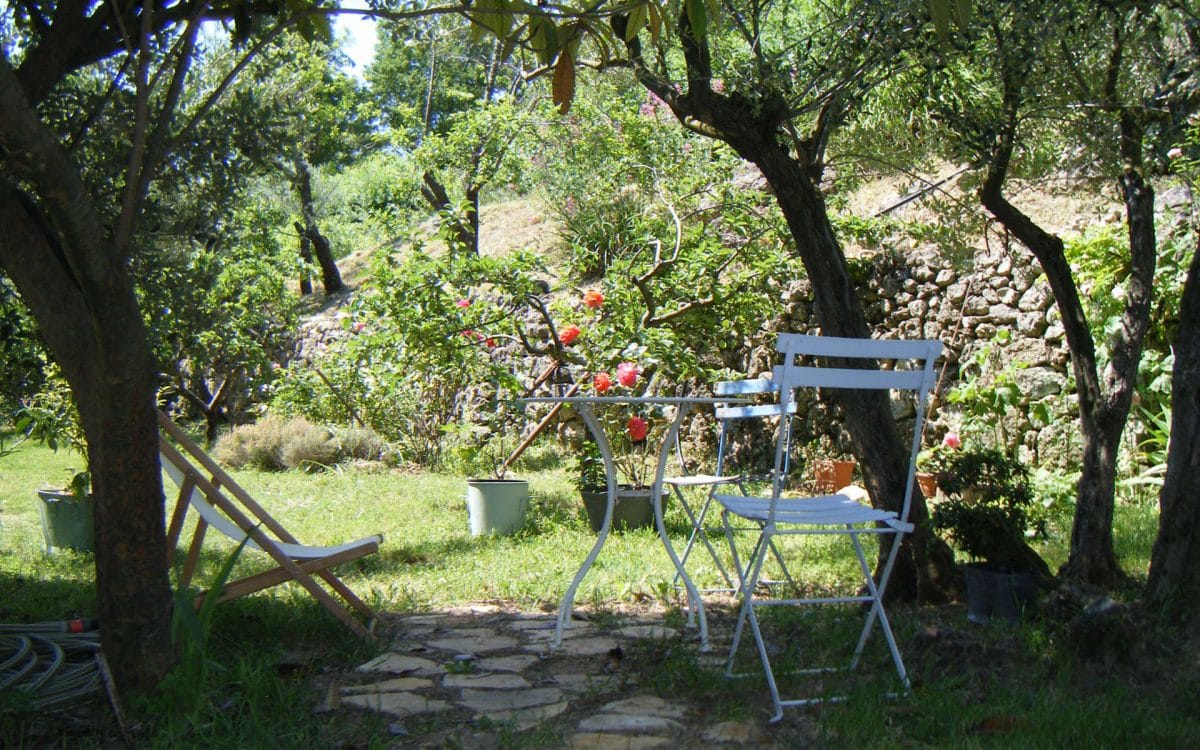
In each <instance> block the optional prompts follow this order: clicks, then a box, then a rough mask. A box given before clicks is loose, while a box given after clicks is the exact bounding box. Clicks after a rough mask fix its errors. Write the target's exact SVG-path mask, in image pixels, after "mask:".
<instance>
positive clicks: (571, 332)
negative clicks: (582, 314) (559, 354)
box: [558, 325, 580, 346]
mask: <svg viewBox="0 0 1200 750" xmlns="http://www.w3.org/2000/svg"><path fill="white" fill-rule="evenodd" d="M579 334H580V330H579V326H574V325H569V326H567V327H565V328H563V329H562V330H561V331H559V332H558V340H559V341H561V342H562V343H563V346H570V345H571V344H573V343H575V339H577V338H579Z"/></svg>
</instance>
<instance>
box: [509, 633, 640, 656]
mask: <svg viewBox="0 0 1200 750" xmlns="http://www.w3.org/2000/svg"><path fill="white" fill-rule="evenodd" d="M548 645H549V644H548V642H547V643H533V644H527V645H526V646H525V650H526V651H532V652H534V653H545V652H546V649H547V646H548ZM617 645H618V640H617V639H616V638H613V637H612V636H593V637H590V638H573V639H571V640H565V639H564V640H563V643H562V648H560V649H556V650H553V651H551V652H550V654H551V655H554V654H561V655H563V656H600V655H602V654H607V653H608V652H609V651H611V650H612V649H613V648H614V647H616V646H617Z"/></svg>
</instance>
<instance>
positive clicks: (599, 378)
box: [592, 372, 613, 393]
mask: <svg viewBox="0 0 1200 750" xmlns="http://www.w3.org/2000/svg"><path fill="white" fill-rule="evenodd" d="M592 385H593V386H595V388H596V393H604V392H605V391H607V390H608V389H609V388H612V385H613V382H612V378H610V377H609V376H608V373H607V372H598V373H596V377H595V379H593V380H592Z"/></svg>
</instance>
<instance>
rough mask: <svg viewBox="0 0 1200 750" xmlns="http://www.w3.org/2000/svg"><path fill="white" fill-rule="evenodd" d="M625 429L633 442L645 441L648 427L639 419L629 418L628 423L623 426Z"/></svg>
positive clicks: (644, 421)
mask: <svg viewBox="0 0 1200 750" xmlns="http://www.w3.org/2000/svg"><path fill="white" fill-rule="evenodd" d="M625 429H627V430H628V431H629V438H630V439H631V440H633V442H635V443H640V442H642V441H643V440H645V439H646V432H647V430H648V429H649V425H647V424H646V420H644V419H642V418H641V417H630V418H629V421H628V422H627V423H626V424H625Z"/></svg>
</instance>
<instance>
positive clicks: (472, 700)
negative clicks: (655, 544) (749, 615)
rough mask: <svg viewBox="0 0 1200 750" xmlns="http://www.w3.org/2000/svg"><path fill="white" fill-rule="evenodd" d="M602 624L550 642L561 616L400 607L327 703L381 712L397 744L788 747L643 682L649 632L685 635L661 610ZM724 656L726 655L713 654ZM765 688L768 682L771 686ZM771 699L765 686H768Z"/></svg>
mask: <svg viewBox="0 0 1200 750" xmlns="http://www.w3.org/2000/svg"><path fill="white" fill-rule="evenodd" d="M605 619H606V622H609V621H612V622H616V624H613V625H611V626H609V627H600V626H598V625H596V624H594V623H591V622H585V621H579V620H574V621H572V622H571V623H570V624H569V627H568V628H567V630H566V631H565V633H564V639H563V647H562V649H559V650H555V651H551V650H550V649H549V644H550V641H551V639H552V638H553V637H554V624H555V618H554V615H553V614H547V613H542V612H535V613H528V612H524V613H522V612H511V611H504V610H502V609H501V608H500V607H498V606H495V605H475V606H471V607H463V608H458V609H455V610H451V611H447V612H442V613H437V614H428V615H397V616H393V618H392V622H391V623H389V624H390V625H393V626H394V628H393V629H394V632H396V633H397V635H396V636H395V637H394V639H393V640H392V643H391V645H390V648H389V650H388V651H386V652H385V653H383V654H381V655H380V656H378V657H376V658H374V659H372V660H370V661H368V662H366V663H365V664H362V665H360V666H359V667H358V668H357V669H356V670H354V671H353V672H352V673H347V674H343V675H341V676H340V677H339V679H338V680H337V681H336V682H335V683H334V684H333V685H331V686H330V688H329V692H328V695H327V697H326V701H325V706H324V708H325V709H327V710H333V709H358V710H363V711H373V712H378V713H379V714H380V715H381V716H382V717H383V718H384V720H385V723H386V726H387V732H388V734H389V735H390V740H389V742H391V745H390V746H392V747H462V748H496V747H502V746H509V745H511V744H513V743H514V741H515V742H518V743H519V745H520V746H522V747H571V748H597V749H598V750H607V749H608V748H630V749H633V750H640V749H642V748H656V747H668V746H670V747H672V748H680V747H684V748H687V747H696V748H700V747H705V748H707V747H784V746H788V744H790V743H786V744H785V743H783V742H782V741H781V740H782V739H783V738H782V737H781V736H778V733H777V732H776V731H774V727H771V726H770V725H768V724H766V722H765V716H766V714H765V713H764V714H763V717H762V718H759V719H757V720H752V721H745V722H721V721H705V720H704V717H705V715H706V713H705V711H704V710H703V707H698V706H693V705H690V704H689V703H687V702H686V700H684V699H664V698H661V697H658V696H656V695H653V694H652V693H650V692H649V691H646V690H644V689H642V688H639V686H638V685H637V680H636V676H635V675H636V672H637V670H634V669H630V668H628V667H629V665H628V664H627V663H626V661H625V660H626V659H627V658H628V657H629V655H630V654H636V653H637V651H638V647H637V645H636V641H637V640H638V639H657V640H664V639H665V640H668V641H671V640H678V638H679V634H678V633H677V632H676V631H674V630H672V629H671V628H666V627H664V626H663V625H662V624H661V623H662V616H661V614H658V615H657V616H655V617H639V616H634V617H631V618H628V619H626V620H625V621H619V620H617V619H616V618H605ZM714 658H719V657H714ZM763 687H764V688H765V686H763ZM764 697H765V689H764Z"/></svg>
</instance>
